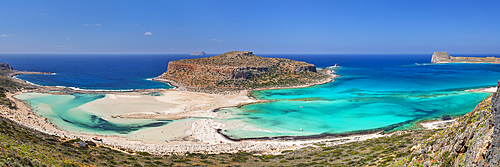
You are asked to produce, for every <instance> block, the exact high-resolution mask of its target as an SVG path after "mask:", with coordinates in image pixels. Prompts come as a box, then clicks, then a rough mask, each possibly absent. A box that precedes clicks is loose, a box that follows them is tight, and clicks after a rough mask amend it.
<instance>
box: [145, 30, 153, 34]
mask: <svg viewBox="0 0 500 167" xmlns="http://www.w3.org/2000/svg"><path fill="white" fill-rule="evenodd" d="M144 35H153V33H151V31H150V32H146V33H144Z"/></svg>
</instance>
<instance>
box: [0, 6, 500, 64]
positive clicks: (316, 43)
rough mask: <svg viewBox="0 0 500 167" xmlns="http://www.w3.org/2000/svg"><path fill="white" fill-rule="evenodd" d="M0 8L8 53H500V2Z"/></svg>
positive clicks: (0, 47)
mask: <svg viewBox="0 0 500 167" xmlns="http://www.w3.org/2000/svg"><path fill="white" fill-rule="evenodd" d="M0 4H1V5H0V53H166V54H178V53H181V54H184V53H191V52H195V51H205V52H207V53H209V54H218V53H223V52H226V51H232V50H248V51H253V52H254V53H257V54H305V53H313V54H360V53H361V54H384V53H389V54H392V53H395V54H399V53H410V54H411V53H417V54H421V53H426V54H428V53H432V52H434V51H447V52H449V53H452V54H453V53H454V54H498V53H500V10H499V9H500V1H438V0H432V1H423V0H422V1H420V0H418V1H417V0H414V1H411V0H408V1H406V0H401V1H376V0H369V1H346V0H341V1H334V0H328V1H290V0H286V1H285V0H283V1H257V0H252V1H240V0H238V1H217V0H210V1H189V0H182V1H122V0H120V1H104V0H100V1H23V0H15V1H1V3H0Z"/></svg>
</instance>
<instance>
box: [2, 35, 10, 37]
mask: <svg viewBox="0 0 500 167" xmlns="http://www.w3.org/2000/svg"><path fill="white" fill-rule="evenodd" d="M0 36H1V37H11V36H12V35H0Z"/></svg>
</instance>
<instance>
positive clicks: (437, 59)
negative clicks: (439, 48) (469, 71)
mask: <svg viewBox="0 0 500 167" xmlns="http://www.w3.org/2000/svg"><path fill="white" fill-rule="evenodd" d="M431 62H432V63H500V58H496V57H453V56H450V55H449V54H448V53H446V52H434V54H432V58H431Z"/></svg>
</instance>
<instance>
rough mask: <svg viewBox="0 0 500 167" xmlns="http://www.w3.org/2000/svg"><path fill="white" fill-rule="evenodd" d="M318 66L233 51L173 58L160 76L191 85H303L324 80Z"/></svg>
mask: <svg viewBox="0 0 500 167" xmlns="http://www.w3.org/2000/svg"><path fill="white" fill-rule="evenodd" d="M326 77H328V75H326V74H324V73H318V72H317V71H316V66H314V65H313V64H309V63H306V62H301V61H295V60H290V59H284V58H264V57H260V56H257V55H254V54H253V53H252V52H242V51H233V52H227V53H224V54H221V55H218V56H213V57H206V58H199V59H184V60H177V61H171V62H169V63H168V68H167V71H166V72H165V73H163V74H162V75H161V76H159V77H158V78H160V79H167V80H171V81H174V82H176V83H178V84H181V85H182V86H183V87H191V88H215V89H248V88H263V87H273V86H290V85H301V84H307V83H312V82H315V81H317V80H319V79H324V78H326Z"/></svg>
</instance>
